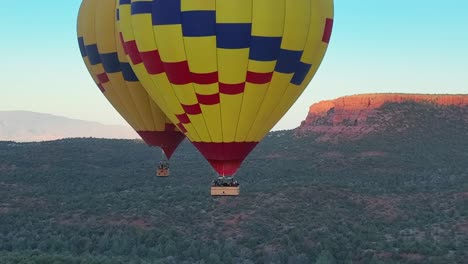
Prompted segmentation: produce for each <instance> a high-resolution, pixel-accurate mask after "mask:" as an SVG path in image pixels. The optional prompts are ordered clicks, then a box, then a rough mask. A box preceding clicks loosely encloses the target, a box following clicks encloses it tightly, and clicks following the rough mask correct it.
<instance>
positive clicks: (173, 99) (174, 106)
mask: <svg viewBox="0 0 468 264" xmlns="http://www.w3.org/2000/svg"><path fill="white" fill-rule="evenodd" d="M151 79H152V80H153V83H157V84H158V85H157V86H152V87H153V88H158V89H148V90H147V91H148V93H150V95H151V93H154V95H153V96H152V97H162V98H164V101H166V104H167V106H168V107H169V108H170V110H171V112H172V113H174V114H175V115H179V114H183V113H184V109H183V108H182V106H181V105H180V103H179V99H178V98H177V96H176V94H175V91H174V89H173V88H172V84H171V83H170V82H169V80H168V79H167V76H166V75H165V74H157V75H151Z"/></svg>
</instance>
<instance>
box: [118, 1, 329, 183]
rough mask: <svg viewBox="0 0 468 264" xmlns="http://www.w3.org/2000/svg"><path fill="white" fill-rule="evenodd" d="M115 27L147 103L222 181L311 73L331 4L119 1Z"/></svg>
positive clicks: (322, 50) (321, 49) (321, 46)
mask: <svg viewBox="0 0 468 264" xmlns="http://www.w3.org/2000/svg"><path fill="white" fill-rule="evenodd" d="M117 20H118V25H119V26H118V28H119V29H120V31H121V33H122V37H121V41H122V42H123V46H124V48H125V50H126V52H127V56H128V57H129V59H130V60H131V61H132V65H133V66H134V67H133V69H134V70H135V73H136V74H137V76H139V77H140V76H141V78H145V79H147V80H148V82H146V83H144V84H143V85H144V87H145V89H146V90H147V91H148V93H149V94H150V96H152V97H153V98H154V100H155V102H156V103H157V104H158V105H160V106H161V105H163V106H161V108H162V109H163V111H164V112H166V113H172V114H173V115H174V116H175V117H176V120H173V122H174V123H175V124H177V126H178V128H179V129H180V130H181V131H182V132H184V133H185V135H186V136H187V137H188V138H189V140H190V141H191V142H192V143H193V144H194V145H195V146H196V147H197V148H198V150H199V151H200V152H201V153H202V154H203V155H204V156H205V158H206V159H207V160H208V161H209V162H210V163H211V165H212V166H213V167H214V168H215V170H216V171H217V172H218V173H219V174H220V175H223V176H230V175H233V174H234V173H235V172H236V171H237V169H238V168H239V166H240V165H241V163H242V161H243V160H244V159H245V158H246V156H247V155H248V154H249V153H250V151H252V149H253V148H254V147H255V146H256V145H257V143H258V142H259V141H260V140H261V139H262V138H263V137H264V136H265V135H266V134H267V133H268V132H269V131H270V129H271V128H272V127H273V126H274V125H275V124H276V123H277V122H278V121H279V119H280V118H281V117H282V116H283V115H284V114H285V113H286V112H287V110H288V109H289V108H290V107H291V105H292V104H293V103H294V102H295V101H296V100H297V98H298V97H299V96H300V95H301V93H302V92H303V91H304V89H305V87H306V86H307V85H308V83H309V82H310V80H311V79H312V77H313V76H314V74H315V72H316V71H317V69H318V67H319V65H320V63H321V61H322V59H323V56H324V54H325V51H326V49H327V46H328V42H329V40H330V36H331V31H332V26H333V0H276V1H271V0H217V1H215V0H205V1H184V0H153V1H148V0H132V1H129V0H126V1H119V7H118V10H117Z"/></svg>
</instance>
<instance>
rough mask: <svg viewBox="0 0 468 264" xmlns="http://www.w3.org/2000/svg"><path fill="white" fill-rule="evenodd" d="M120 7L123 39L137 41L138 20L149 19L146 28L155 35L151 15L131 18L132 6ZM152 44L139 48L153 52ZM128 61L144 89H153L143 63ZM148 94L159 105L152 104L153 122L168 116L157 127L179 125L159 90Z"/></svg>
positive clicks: (139, 46) (119, 27) (141, 0)
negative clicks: (134, 28)
mask: <svg viewBox="0 0 468 264" xmlns="http://www.w3.org/2000/svg"><path fill="white" fill-rule="evenodd" d="M116 1H117V2H118V1H119V0H116ZM134 2H151V0H150V1H144V0H137V1H134ZM118 7H119V16H120V21H119V23H118V28H117V29H118V31H119V32H121V33H122V35H123V38H124V40H125V41H130V40H135V38H134V31H133V27H132V23H133V19H136V20H137V21H138V20H140V21H144V22H147V21H145V19H149V22H148V23H149V24H146V25H148V26H147V27H146V29H147V32H149V33H150V34H151V35H152V34H153V28H152V25H151V16H150V15H141V16H131V8H130V5H122V6H118ZM142 18H143V19H142ZM140 29H141V28H140ZM138 32H140V31H138ZM138 32H135V33H136V34H138ZM146 39H152V38H144V40H146ZM143 43H145V42H144V41H143ZM151 44H152V45H153V46H150V47H148V49H147V50H143V49H142V48H141V46H142V44H141V43H138V48H139V50H140V51H151V50H154V49H156V48H155V42H154V40H153V41H149V45H151ZM143 47H144V45H143ZM122 52H123V50H122ZM120 55H121V54H119V56H120ZM128 61H129V63H130V64H131V65H132V68H133V70H134V72H135V74H136V76H137V77H138V79H139V80H140V82H141V83H142V84H143V86H144V87H152V86H153V85H154V82H153V80H152V78H151V77H150V76H149V75H148V74H147V72H146V69H145V67H144V65H143V64H142V63H141V64H138V65H134V64H132V61H131V60H128ZM144 87H143V88H144ZM145 90H146V89H145ZM146 92H147V93H148V96H149V97H150V98H151V99H153V100H154V102H156V103H157V106H155V105H154V103H153V102H150V105H151V109H152V112H153V120H155V122H156V120H159V121H162V119H163V117H161V116H160V114H161V112H162V113H163V114H166V115H167V116H166V117H164V119H165V120H164V125H163V124H159V123H155V126H156V127H157V128H162V127H164V128H165V123H166V122H167V120H170V122H171V123H173V124H178V123H179V120H178V119H177V118H176V116H175V115H174V113H175V112H173V111H172V110H171V109H170V107H169V105H168V104H167V101H166V100H165V98H164V97H163V96H161V94H160V93H159V90H155V89H153V90H146ZM153 100H150V101H153ZM155 108H160V109H155ZM159 121H158V122H159Z"/></svg>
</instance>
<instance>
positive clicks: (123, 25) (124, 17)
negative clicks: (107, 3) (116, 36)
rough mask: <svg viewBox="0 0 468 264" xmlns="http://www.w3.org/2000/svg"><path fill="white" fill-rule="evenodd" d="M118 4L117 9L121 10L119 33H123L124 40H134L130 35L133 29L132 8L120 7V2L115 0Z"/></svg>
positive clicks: (128, 6)
mask: <svg viewBox="0 0 468 264" xmlns="http://www.w3.org/2000/svg"><path fill="white" fill-rule="evenodd" d="M115 1H116V2H117V7H118V9H119V18H120V21H119V22H118V28H119V31H120V32H122V34H123V36H124V39H125V40H129V39H133V36H132V35H131V34H130V33H131V32H132V31H133V29H132V24H131V23H130V21H131V14H132V13H131V12H132V11H131V6H130V5H119V1H120V0H115Z"/></svg>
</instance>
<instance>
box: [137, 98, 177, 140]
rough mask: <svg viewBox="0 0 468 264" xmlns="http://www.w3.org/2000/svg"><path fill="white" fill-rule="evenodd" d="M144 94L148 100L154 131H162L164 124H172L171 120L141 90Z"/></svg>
mask: <svg viewBox="0 0 468 264" xmlns="http://www.w3.org/2000/svg"><path fill="white" fill-rule="evenodd" d="M143 91H144V92H145V94H146V97H145V98H146V100H147V101H148V103H149V105H150V109H151V113H152V117H153V123H154V130H155V131H164V130H166V124H172V123H173V122H172V121H171V120H170V119H169V118H168V117H167V116H166V115H165V114H164V112H163V111H162V110H161V108H159V107H158V106H157V105H156V103H155V102H154V101H153V99H151V97H150V96H149V95H148V93H146V91H145V90H143Z"/></svg>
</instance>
